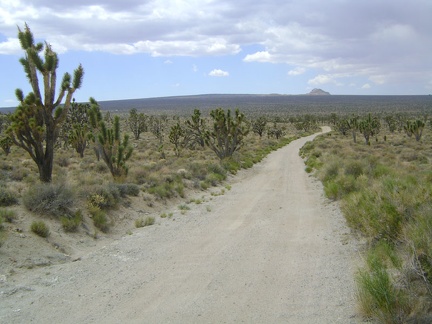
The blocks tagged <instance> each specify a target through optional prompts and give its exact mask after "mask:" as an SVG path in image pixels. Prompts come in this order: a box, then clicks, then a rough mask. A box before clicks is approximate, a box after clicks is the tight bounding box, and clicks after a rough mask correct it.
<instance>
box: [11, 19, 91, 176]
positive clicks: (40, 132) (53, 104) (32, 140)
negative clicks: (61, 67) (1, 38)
mask: <svg viewBox="0 0 432 324" xmlns="http://www.w3.org/2000/svg"><path fill="white" fill-rule="evenodd" d="M18 38H19V41H20V43H21V48H22V49H23V50H24V53H25V56H24V57H23V58H21V59H20V63H21V64H22V66H23V67H24V72H25V73H26V76H27V79H28V81H29V83H30V86H31V89H32V91H31V92H30V93H29V94H28V95H27V96H25V97H24V93H23V92H22V90H21V89H17V90H16V91H15V94H16V97H17V99H18V101H19V102H20V104H19V106H18V108H17V109H16V110H15V112H14V113H13V115H12V116H11V120H12V123H11V126H10V127H9V129H8V134H9V136H10V138H11V139H12V141H13V142H14V144H15V145H17V146H19V147H21V148H23V149H24V150H25V151H27V153H28V154H29V155H30V157H31V158H32V159H33V161H34V162H35V163H36V165H37V167H38V170H39V179H40V180H41V181H42V182H51V179H52V168H53V160H54V144H55V142H56V139H57V137H58V135H59V131H60V127H61V124H62V123H63V122H64V120H65V119H66V115H67V112H68V109H69V107H70V104H71V100H72V95H73V93H74V92H75V90H77V89H79V88H80V87H81V84H82V79H83V76H84V69H83V67H82V66H81V64H80V65H79V66H78V68H77V69H75V71H74V75H73V79H72V77H71V75H70V74H69V73H65V74H64V76H63V80H62V81H61V84H60V91H59V93H58V96H56V89H55V87H56V81H57V74H56V71H57V68H58V64H59V59H58V56H57V53H56V52H54V51H53V50H52V48H51V45H50V44H48V43H47V42H45V45H44V44H43V43H35V40H34V38H33V33H32V32H31V30H30V28H29V27H28V26H27V24H26V25H25V28H24V30H21V29H20V28H19V27H18ZM44 47H45V52H44V57H41V56H40V53H41V52H42V51H43V50H44ZM40 77H42V80H41V85H42V89H41V85H40V84H39V78H40ZM63 99H65V102H64V103H63V104H62V101H63Z"/></svg>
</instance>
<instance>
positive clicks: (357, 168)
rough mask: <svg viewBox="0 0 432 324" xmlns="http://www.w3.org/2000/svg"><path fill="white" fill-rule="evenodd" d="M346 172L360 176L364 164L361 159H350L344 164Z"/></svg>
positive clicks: (355, 176) (356, 176)
mask: <svg viewBox="0 0 432 324" xmlns="http://www.w3.org/2000/svg"><path fill="white" fill-rule="evenodd" d="M344 169H345V174H346V175H350V176H353V177H354V178H358V177H359V176H361V175H362V174H363V164H362V163H361V162H360V161H348V162H347V163H345V166H344Z"/></svg>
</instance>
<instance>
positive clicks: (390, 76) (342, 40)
mask: <svg viewBox="0 0 432 324" xmlns="http://www.w3.org/2000/svg"><path fill="white" fill-rule="evenodd" d="M431 16H432V1H431V0H411V1H406V0H403V1H399V0H361V1H360V0H358V1H357V0H326V1H322V0H265V1H263V0H74V1H52V0H0V67H1V77H0V80H1V82H0V107H10V106H16V105H17V101H16V98H15V89H17V88H21V89H22V90H23V91H24V92H25V93H27V92H28V91H30V87H29V85H28V82H27V79H26V77H25V74H24V71H23V68H22V66H21V65H20V63H19V59H20V58H21V57H23V56H24V52H23V51H22V49H21V47H20V44H19V41H18V39H17V33H18V27H20V28H24V26H25V24H26V23H27V24H28V26H29V27H30V29H31V31H32V32H33V34H34V37H35V38H36V40H37V41H40V42H45V41H46V42H47V43H49V44H50V45H51V46H52V49H53V50H54V51H56V52H57V53H58V55H59V59H60V64H59V69H58V79H59V81H60V79H61V77H62V75H63V74H64V73H65V72H69V73H71V74H72V73H73V70H74V69H75V68H76V67H77V66H78V65H79V64H82V65H83V67H84V70H85V75H84V80H83V84H82V88H81V89H79V90H77V91H76V92H75V95H74V97H75V98H76V100H77V101H79V102H83V101H87V100H88V98H89V97H94V98H95V99H96V100H98V101H103V100H117V99H135V98H151V97H164V96H177V95H195V94H209V93H235V94H240V93H241V94H245V93H250V94H269V93H279V94H304V93H308V92H310V91H311V90H312V89H314V88H320V89H323V90H325V91H328V92H330V93H331V94H336V95H423V94H430V93H432V19H431Z"/></svg>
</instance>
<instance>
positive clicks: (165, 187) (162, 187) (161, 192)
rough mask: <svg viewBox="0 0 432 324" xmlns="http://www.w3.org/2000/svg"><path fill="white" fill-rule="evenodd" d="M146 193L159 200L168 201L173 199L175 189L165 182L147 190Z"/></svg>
mask: <svg viewBox="0 0 432 324" xmlns="http://www.w3.org/2000/svg"><path fill="white" fill-rule="evenodd" d="M147 191H148V193H150V194H152V195H155V196H156V197H158V198H160V199H169V198H171V197H174V195H175V189H174V186H173V184H172V183H169V182H165V183H162V184H159V185H156V186H153V187H150V188H148V189H147Z"/></svg>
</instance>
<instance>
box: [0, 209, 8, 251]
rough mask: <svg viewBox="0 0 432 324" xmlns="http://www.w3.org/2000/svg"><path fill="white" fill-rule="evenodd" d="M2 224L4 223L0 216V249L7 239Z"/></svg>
mask: <svg viewBox="0 0 432 324" xmlns="http://www.w3.org/2000/svg"><path fill="white" fill-rule="evenodd" d="M3 222H4V220H3V218H2V217H1V216H0V247H2V246H3V244H4V242H5V241H6V239H7V233H6V231H4V227H3Z"/></svg>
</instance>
